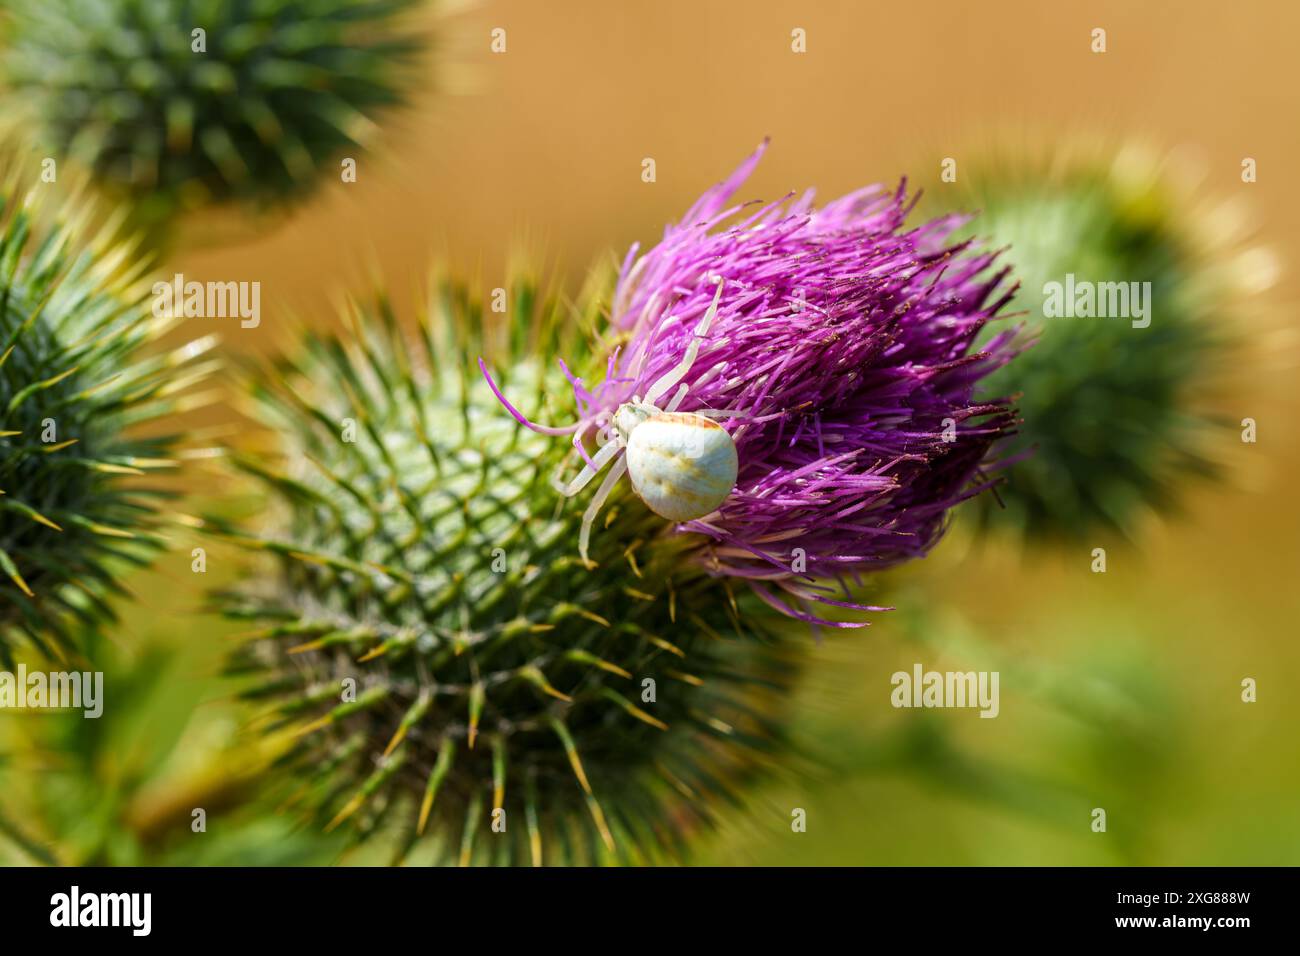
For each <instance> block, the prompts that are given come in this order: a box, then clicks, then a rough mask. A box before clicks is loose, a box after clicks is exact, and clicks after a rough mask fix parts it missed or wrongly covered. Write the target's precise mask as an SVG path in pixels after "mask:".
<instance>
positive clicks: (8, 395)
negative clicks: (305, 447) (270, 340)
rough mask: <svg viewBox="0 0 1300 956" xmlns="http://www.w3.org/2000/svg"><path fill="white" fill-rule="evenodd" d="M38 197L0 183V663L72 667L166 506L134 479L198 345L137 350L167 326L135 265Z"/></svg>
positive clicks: (72, 205)
mask: <svg viewBox="0 0 1300 956" xmlns="http://www.w3.org/2000/svg"><path fill="white" fill-rule="evenodd" d="M46 195H48V194H47V193H44V192H43V190H41V188H40V187H37V188H36V189H35V190H34V191H32V192H31V193H27V192H26V190H25V189H24V187H23V186H22V185H21V184H20V181H19V180H18V179H17V178H10V179H8V180H6V181H4V182H2V183H0V572H2V573H0V663H9V662H11V661H12V655H13V653H14V651H15V649H16V647H17V646H18V645H19V644H22V643H24V642H25V643H28V644H31V645H33V646H35V647H36V648H37V649H39V650H41V651H42V652H44V653H46V654H49V655H53V656H67V655H69V654H73V653H75V652H76V651H77V650H78V646H77V645H78V642H77V632H78V629H79V628H80V627H82V626H86V625H95V624H98V623H100V622H102V621H104V620H109V619H112V618H113V617H114V615H113V611H112V609H111V607H110V604H109V598H110V597H112V596H114V595H115V594H120V593H123V592H124V588H123V586H122V584H121V583H120V580H119V575H120V574H121V572H123V571H124V570H126V569H128V568H130V567H132V566H134V565H141V564H145V563H147V562H148V560H149V559H150V558H151V557H152V555H153V554H154V553H155V552H156V551H157V550H158V549H159V548H160V547H161V546H162V543H163V530H164V527H165V524H166V518H165V513H164V512H163V510H162V504H163V502H164V501H165V500H166V499H167V498H168V497H170V493H169V492H168V491H167V490H166V489H164V488H159V487H151V486H150V485H149V484H148V483H147V482H145V481H143V480H142V478H143V476H145V475H147V474H149V473H150V472H156V471H159V470H167V469H170V468H173V467H174V466H175V465H176V462H175V461H174V460H173V459H172V458H171V455H172V453H173V452H174V451H175V449H176V445H177V443H178V438H177V436H174V435H171V434H168V433H166V431H165V430H163V429H162V428H161V427H160V426H161V422H162V420H163V419H165V418H166V417H167V416H170V415H173V414H175V413H177V412H178V411H181V410H183V409H184V408H185V407H186V406H187V404H188V400H187V398H186V397H185V396H184V395H183V394H181V393H182V392H183V391H184V390H185V389H186V387H187V386H188V385H190V384H191V383H193V382H194V381H196V380H197V379H198V378H200V377H202V376H203V375H204V374H205V373H206V371H207V369H206V368H205V367H203V366H202V365H199V364H196V362H195V360H196V359H198V358H199V357H200V356H201V355H202V354H203V353H204V352H206V351H207V349H208V348H209V347H210V346H211V344H212V341H211V340H210V339H205V340H201V341H198V342H195V343H192V344H190V345H188V346H184V347H182V348H180V349H178V350H176V351H173V352H166V351H162V350H157V349H150V348H149V345H150V343H151V342H154V341H155V340H156V339H158V338H159V337H160V336H162V335H163V334H164V333H165V332H166V331H167V329H168V328H170V327H171V326H172V325H173V324H174V320H172V319H168V318H158V317H156V316H155V315H154V314H153V310H152V309H151V307H150V303H149V289H150V282H149V278H148V276H147V275H146V274H145V271H144V269H145V265H146V263H145V262H144V261H143V260H142V259H141V258H140V257H139V256H138V255H137V254H136V251H135V249H134V248H133V247H132V246H131V245H129V244H123V243H120V242H118V240H116V239H115V238H113V236H114V235H115V232H116V229H115V227H114V225H113V224H112V223H110V224H109V226H108V227H106V228H105V229H104V230H103V231H99V232H94V233H90V232H88V230H87V226H86V222H87V220H88V219H89V218H90V217H91V215H92V212H91V207H90V205H89V204H88V203H87V202H86V200H85V197H79V196H74V197H73V199H72V200H71V201H70V202H69V203H68V204H67V205H66V206H65V207H61V208H58V209H51V208H49V207H48V203H47V201H43V200H42V198H41V197H42V196H46Z"/></svg>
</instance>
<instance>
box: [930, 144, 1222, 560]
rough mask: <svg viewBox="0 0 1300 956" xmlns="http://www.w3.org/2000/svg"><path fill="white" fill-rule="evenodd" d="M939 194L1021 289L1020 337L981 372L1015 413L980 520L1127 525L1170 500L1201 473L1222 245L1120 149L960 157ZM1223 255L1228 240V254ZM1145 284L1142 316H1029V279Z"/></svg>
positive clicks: (1218, 346)
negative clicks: (996, 365) (1005, 464)
mask: <svg viewBox="0 0 1300 956" xmlns="http://www.w3.org/2000/svg"><path fill="white" fill-rule="evenodd" d="M962 181H963V183H964V184H965V185H964V187H957V191H956V192H953V193H949V192H947V191H946V190H948V189H950V188H953V187H944V188H943V189H941V190H939V193H940V196H941V200H942V201H943V203H944V205H946V206H948V207H950V208H954V209H962V210H979V212H980V215H979V219H978V222H977V226H976V228H977V231H978V233H979V234H980V235H982V236H989V237H991V238H992V241H994V242H995V243H997V244H999V245H1006V246H1008V247H1009V249H1008V253H1007V254H1008V256H1009V257H1010V261H1011V262H1013V263H1014V264H1015V267H1016V274H1017V275H1018V276H1019V277H1020V278H1021V281H1022V286H1021V289H1020V291H1019V292H1018V294H1017V296H1016V300H1015V302H1014V306H1015V307H1018V308H1019V309H1022V310H1024V311H1025V313H1026V314H1025V316H1024V318H1023V321H1025V322H1026V324H1027V336H1026V338H1031V337H1032V338H1034V339H1036V341H1035V344H1033V345H1032V346H1031V347H1029V348H1028V349H1026V351H1025V352H1024V353H1023V354H1022V355H1020V356H1018V357H1017V358H1016V360H1015V361H1014V362H1010V363H1008V364H1007V365H1006V366H1005V367H1004V368H1003V369H1002V370H1000V371H999V372H997V373H995V374H994V375H992V376H990V378H989V380H988V385H987V387H988V389H989V394H996V395H1003V394H1008V393H1018V394H1019V395H1020V398H1019V408H1020V413H1021V415H1022V416H1023V419H1024V423H1023V426H1022V427H1021V429H1020V434H1019V436H1018V437H1017V438H1016V439H1015V440H1014V441H1013V443H1012V444H1011V445H1009V446H1008V447H1007V448H1006V449H1005V451H1006V452H1007V454H1008V455H1016V454H1022V455H1024V457H1022V458H1021V459H1020V460H1017V461H1015V462H1014V463H1013V464H1012V465H1011V466H1010V468H1009V469H1008V470H1007V471H1006V473H1005V477H1006V482H1005V484H1004V485H1003V486H1001V487H1000V488H999V497H1000V498H1001V503H1002V504H1004V505H1005V507H999V502H998V501H997V500H995V499H993V498H991V497H990V498H989V500H984V501H979V502H976V503H975V504H973V505H972V507H973V508H974V509H976V510H977V512H978V513H979V514H980V515H981V516H982V518H983V519H984V520H987V521H990V522H992V523H993V524H995V525H997V526H1000V527H1003V528H1008V529H1011V530H1013V531H1014V532H1016V533H1018V534H1019V533H1023V534H1025V535H1026V536H1028V537H1031V538H1063V539H1079V538H1083V537H1085V536H1087V535H1089V534H1092V533H1094V532H1096V531H1104V530H1111V531H1118V532H1120V533H1122V534H1131V533H1132V531H1133V530H1134V528H1133V525H1134V523H1135V521H1136V520H1138V519H1139V518H1140V517H1142V515H1143V514H1144V513H1147V512H1153V511H1154V512H1157V513H1159V512H1168V511H1170V510H1172V509H1174V508H1175V507H1176V506H1177V503H1178V500H1179V497H1180V490H1181V489H1182V487H1183V484H1184V482H1185V480H1186V479H1187V478H1189V477H1190V476H1194V475H1199V476H1210V475H1214V474H1215V473H1216V472H1217V468H1216V466H1215V464H1214V460H1213V457H1212V456H1211V453H1210V448H1211V446H1212V444H1213V441H1214V438H1215V431H1216V429H1218V428H1221V426H1222V424H1223V421H1222V420H1221V418H1219V417H1216V415H1215V414H1214V413H1213V412H1212V411H1211V410H1210V409H1211V407H1212V404H1213V403H1212V401H1207V398H1209V397H1210V396H1211V393H1212V392H1213V391H1214V389H1215V388H1216V386H1217V384H1218V382H1217V381H1216V380H1217V378H1218V377H1219V374H1220V373H1221V372H1222V369H1223V365H1222V362H1223V350H1224V347H1225V345H1226V344H1228V343H1230V341H1231V339H1232V337H1233V336H1232V333H1231V331H1230V326H1231V325H1232V323H1233V321H1234V320H1236V319H1239V318H1240V314H1239V313H1240V304H1241V303H1240V299H1241V297H1242V296H1241V291H1242V290H1241V286H1240V284H1239V283H1238V282H1237V278H1236V277H1235V276H1234V275H1233V274H1232V265H1233V263H1232V261H1231V256H1230V255H1228V254H1227V253H1226V252H1221V251H1215V250H1213V248H1212V245H1213V242H1212V241H1211V242H1210V243H1209V246H1210V247H1211V248H1207V236H1206V233H1207V232H1208V231H1209V230H1207V229H1206V228H1205V226H1207V225H1210V226H1213V225H1214V224H1213V223H1202V222H1197V221H1196V219H1195V217H1194V216H1193V215H1192V210H1191V209H1190V208H1189V203H1188V202H1187V199H1186V197H1183V196H1182V195H1181V193H1180V191H1179V190H1178V189H1176V188H1175V187H1174V184H1173V183H1172V182H1171V181H1170V180H1169V178H1168V176H1166V175H1165V174H1164V173H1163V172H1162V171H1161V170H1160V168H1159V167H1158V165H1157V164H1156V163H1154V162H1153V161H1151V160H1149V159H1146V158H1143V157H1141V156H1139V155H1138V154H1136V153H1124V154H1120V155H1119V156H1118V157H1117V156H1115V155H1114V154H1106V153H1101V152H1098V153H1096V154H1095V155H1088V156H1084V155H1082V154H1080V155H1079V156H1072V157H1071V158H1070V161H1069V162H1063V161H1061V159H1060V157H1057V158H1056V160H1055V161H1053V162H1044V163H1041V164H1039V163H1035V162H1033V161H1010V160H995V161H987V162H985V163H984V164H982V165H979V164H974V163H971V164H967V166H966V168H965V169H964V170H963V172H962ZM1229 251H1230V250H1229ZM1069 274H1073V276H1074V279H1075V283H1076V287H1077V285H1078V284H1079V283H1097V284H1098V285H1100V283H1134V282H1136V283H1142V282H1150V283H1151V285H1150V294H1149V296H1148V297H1147V305H1148V308H1149V309H1150V312H1149V313H1148V315H1149V319H1150V324H1149V326H1148V327H1145V328H1135V327H1134V325H1133V322H1132V321H1131V320H1130V318H1127V317H1113V318H1075V317H1049V316H1045V315H1044V304H1045V302H1046V300H1047V297H1046V294H1045V290H1044V286H1045V284H1046V283H1049V282H1057V283H1061V284H1062V285H1063V286H1064V284H1065V283H1066V277H1067V275H1069Z"/></svg>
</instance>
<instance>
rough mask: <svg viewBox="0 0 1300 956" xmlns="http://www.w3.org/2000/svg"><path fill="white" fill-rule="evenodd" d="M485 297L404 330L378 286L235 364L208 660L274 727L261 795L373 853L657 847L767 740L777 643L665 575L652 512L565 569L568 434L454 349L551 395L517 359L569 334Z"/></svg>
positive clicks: (539, 315) (433, 312)
mask: <svg viewBox="0 0 1300 956" xmlns="http://www.w3.org/2000/svg"><path fill="white" fill-rule="evenodd" d="M604 288H605V289H606V290H607V288H608V284H605V285H604ZM594 291H595V290H594V289H593V294H590V295H585V296H583V298H582V300H581V303H580V306H579V308H580V310H581V311H582V314H583V315H584V316H585V317H586V318H588V319H589V320H590V319H593V318H594V315H595V311H596V302H597V300H596V297H595V294H594ZM508 297H509V300H510V302H511V303H512V307H511V316H510V320H509V324H508V326H507V327H506V328H504V329H502V328H499V327H486V328H485V326H487V325H488V323H489V321H490V320H491V319H492V318H493V316H492V313H491V312H489V311H488V310H487V308H486V307H485V305H484V303H483V302H482V301H481V300H479V299H476V298H471V297H470V295H469V294H468V293H467V291H466V289H465V287H464V286H463V285H460V284H457V283H453V282H449V281H448V282H443V283H440V284H439V286H438V288H437V289H436V294H435V295H434V296H433V297H432V298H431V301H430V308H429V309H428V311H427V314H426V315H425V317H424V319H423V320H422V321H421V323H420V325H419V328H418V330H416V333H415V334H414V335H408V334H404V333H403V332H402V330H400V329H399V328H398V327H397V324H396V322H395V320H394V319H393V316H392V313H391V311H390V310H389V308H388V306H387V304H386V303H385V302H384V301H382V300H380V301H379V302H377V303H376V304H375V305H374V306H373V307H365V308H361V307H358V308H357V309H356V310H355V312H354V313H353V314H352V315H351V318H352V322H351V327H352V328H351V334H350V335H349V336H348V337H347V338H345V339H335V338H332V337H328V338H326V337H320V336H310V337H308V338H307V339H306V343H305V348H304V349H303V350H302V352H301V354H300V355H299V356H298V357H296V358H293V359H290V360H286V361H284V362H282V363H281V364H280V365H279V366H278V367H276V368H274V369H266V368H254V369H253V370H251V373H250V374H249V375H248V376H247V383H248V386H249V388H250V389H251V390H252V393H253V396H254V398H255V399H256V411H257V417H258V419H259V420H260V421H261V422H263V423H264V424H265V425H266V426H268V429H269V431H268V433H267V437H268V438H274V440H275V442H276V445H275V447H272V448H270V449H268V450H266V451H258V452H254V453H249V454H238V455H236V456H235V458H234V459H233V461H234V463H235V464H236V465H237V466H238V467H239V469H240V470H241V471H242V472H243V473H244V474H247V475H251V476H253V477H254V478H256V480H257V482H258V483H259V485H260V486H261V487H262V488H263V489H264V490H265V491H266V493H267V500H268V502H269V504H270V507H269V508H266V509H262V510H261V511H260V512H259V513H260V514H262V515H264V516H265V517H264V519H263V520H262V521H261V523H260V524H257V525H254V524H253V523H251V522H248V521H244V522H236V521H231V520H226V521H218V520H213V522H212V524H211V530H213V531H214V532H215V533H217V534H219V535H222V536H223V537H225V538H228V539H229V540H232V541H234V542H236V543H237V544H239V545H241V546H243V547H245V548H246V549H247V550H248V553H249V554H250V555H253V556H256V557H259V558H262V559H266V558H268V557H269V558H270V559H271V561H270V562H269V566H264V565H258V566H257V567H256V571H253V572H252V573H250V575H249V580H248V581H247V582H246V584H245V585H244V586H243V587H241V588H239V589H238V590H237V591H236V592H234V593H232V594H229V595H224V596H223V598H222V600H221V605H222V607H223V608H224V609H225V611H226V613H227V614H228V615H230V616H231V617H232V618H235V619H237V620H240V621H243V622H246V623H247V624H248V625H249V626H250V627H251V632H250V633H249V634H248V635H247V636H248V642H247V644H246V645H245V646H244V647H243V648H242V649H241V652H240V653H239V654H238V655H237V656H236V658H235V660H234V661H233V662H232V666H231V670H232V673H234V674H237V675H239V676H240V677H241V679H242V680H244V681H245V682H246V690H245V695H246V696H247V697H248V699H250V700H252V701H255V702H258V703H259V704H262V705H264V706H265V707H266V712H265V718H266V719H265V720H264V721H261V722H260V724H261V726H262V727H264V728H266V729H268V730H269V731H270V732H272V733H274V732H276V731H285V732H287V734H288V736H289V746H288V748H287V752H286V753H285V755H284V758H283V761H282V767H281V769H282V771H283V774H272V775H269V776H268V777H267V780H266V785H267V787H268V788H270V787H273V786H275V781H279V782H280V784H281V785H287V786H290V787H292V788H293V789H294V790H295V791H299V792H297V793H295V794H294V796H295V797H296V799H295V800H294V805H295V806H304V807H307V808H310V809H311V810H312V811H314V812H315V813H316V814H317V815H318V819H319V822H320V823H321V825H323V826H325V827H326V828H328V829H330V830H331V831H332V832H343V833H350V834H354V835H355V836H357V837H358V838H373V839H370V840H369V842H370V843H371V845H379V846H381V847H383V846H384V845H385V844H386V843H390V844H391V845H392V847H393V857H394V859H402V858H405V857H407V856H408V855H409V857H410V858H411V859H412V860H421V859H432V860H436V861H444V862H456V861H460V862H462V863H483V862H508V863H529V862H531V863H534V864H536V863H542V862H550V863H561V862H607V861H638V860H640V861H644V860H658V859H662V858H665V857H673V856H677V855H679V854H681V853H682V852H683V846H684V843H685V840H686V837H687V836H689V834H690V833H691V832H692V831H693V830H695V829H698V828H699V827H701V826H703V825H705V824H707V823H708V822H709V821H710V820H712V819H713V818H714V816H715V814H716V813H717V806H718V804H719V803H720V802H721V801H726V800H732V799H734V795H735V794H737V793H739V792H741V790H742V788H743V786H744V785H745V784H746V783H747V782H748V781H749V780H751V779H752V778H754V777H755V776H756V775H758V774H759V773H761V772H764V771H766V770H768V769H769V768H770V766H771V764H772V763H773V762H774V761H775V760H776V758H777V757H778V756H779V755H780V754H781V752H782V749H783V737H782V732H781V722H780V720H779V719H778V718H779V715H780V714H781V713H782V708H783V707H784V701H785V699H786V697H787V696H788V691H789V689H790V687H791V684H792V682H793V681H794V680H795V679H796V678H797V675H798V672H799V661H800V656H799V651H798V645H796V642H795V640H794V639H793V638H792V637H789V636H785V635H782V634H781V633H779V632H772V631H771V623H772V620H773V619H775V618H776V616H775V615H774V614H772V613H771V612H770V611H769V610H768V609H766V608H764V607H763V606H762V605H761V604H760V603H759V602H758V601H756V600H755V599H753V597H752V596H750V595H747V594H744V593H743V592H742V593H740V594H733V593H732V592H731V590H730V588H729V587H728V582H727V581H725V580H718V579H710V578H708V577H707V576H706V575H704V574H703V573H701V571H700V570H699V569H695V568H692V567H691V566H689V565H683V563H682V562H681V561H680V560H679V552H680V548H679V547H678V546H677V543H676V542H674V541H672V540H666V539H664V538H663V536H658V537H657V539H656V534H655V532H656V529H657V526H658V525H659V524H660V523H659V522H658V520H657V519H654V517H653V515H648V514H645V513H644V512H643V513H642V514H641V515H640V516H637V515H636V514H632V515H629V516H628V517H627V518H625V519H623V520H620V521H619V522H618V524H617V531H616V532H611V533H609V534H605V535H602V536H601V537H600V538H599V540H598V541H597V542H595V544H594V547H593V557H594V558H595V559H596V560H597V561H598V562H599V568H598V569H597V570H595V571H589V570H587V569H586V568H585V567H583V566H582V564H580V563H579V561H578V559H577V555H576V554H574V552H573V547H572V542H573V539H574V537H575V536H576V534H577V530H578V526H579V522H580V514H579V513H578V512H577V510H576V509H575V508H573V507H569V506H568V505H567V503H558V504H559V506H558V507H557V500H556V497H555V494H554V491H553V490H552V489H551V486H550V477H551V475H552V473H553V472H554V471H555V470H556V469H557V468H558V467H559V465H560V460H561V459H562V458H563V457H564V456H565V454H566V453H567V452H566V449H565V447H564V446H563V445H562V444H561V443H556V442H552V441H550V440H548V439H546V438H543V437H541V436H537V435H533V434H530V433H528V432H527V431H524V430H523V429H519V428H517V427H516V426H515V424H514V423H513V422H512V421H510V419H509V418H508V417H506V416H503V415H501V414H500V407H499V405H498V404H497V402H496V399H495V398H494V397H493V395H492V393H491V392H490V391H489V389H488V387H487V386H486V384H485V383H484V382H483V380H482V379H481V378H480V377H479V376H478V374H477V372H476V371H475V370H474V369H473V368H472V367H468V366H466V365H461V364H459V363H456V362H455V361H452V360H449V357H450V356H462V355H465V354H473V352H474V351H477V350H479V349H482V348H484V343H485V339H486V341H487V343H488V346H489V348H490V354H494V355H496V356H498V357H501V358H503V359H505V360H506V361H505V366H506V367H507V368H508V369H509V370H510V371H509V375H510V377H509V380H508V384H509V386H510V387H511V388H513V389H518V390H522V391H526V392H527V393H528V394H530V395H536V396H540V395H542V394H547V393H551V394H557V393H559V390H560V389H561V388H562V386H563V384H564V380H563V378H561V377H560V375H559V373H558V371H552V372H549V373H543V372H542V371H541V369H542V368H543V367H544V366H543V363H542V362H541V361H540V360H539V358H538V356H539V355H551V354H555V352H556V351H557V350H560V349H563V350H565V351H566V352H568V353H569V354H572V351H573V350H575V349H579V346H578V343H577V341H576V336H575V334H574V324H573V323H572V322H571V321H569V320H568V319H567V318H566V316H567V314H568V312H567V308H566V306H565V305H563V304H562V303H561V301H560V300H559V298H558V297H557V296H554V295H551V294H546V293H544V292H543V291H541V290H539V288H538V287H537V285H536V284H535V283H534V282H532V281H529V280H526V279H524V278H522V277H521V278H519V279H518V280H516V281H514V282H511V283H510V284H509V286H508ZM548 364H549V363H548ZM624 498H625V496H624V495H623V494H621V493H620V494H615V495H614V496H613V498H612V500H611V508H612V509H614V508H618V507H620V506H621V505H622V504H623V503H624ZM628 504H630V502H628ZM737 635H743V636H744V637H745V638H746V639H745V640H734V639H724V638H732V637H735V636H737ZM760 638H761V639H760ZM349 688H350V689H349Z"/></svg>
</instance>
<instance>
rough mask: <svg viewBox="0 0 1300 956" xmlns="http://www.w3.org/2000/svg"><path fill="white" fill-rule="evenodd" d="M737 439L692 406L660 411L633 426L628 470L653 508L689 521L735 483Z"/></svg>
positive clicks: (713, 508) (710, 509)
mask: <svg viewBox="0 0 1300 956" xmlns="http://www.w3.org/2000/svg"><path fill="white" fill-rule="evenodd" d="M737 468H738V460H737V457H736V443H735V442H734V441H733V440H732V438H731V436H730V435H729V434H728V433H727V431H726V429H724V428H723V427H722V426H721V425H719V424H718V423H717V422H715V421H713V420H712V419H709V418H705V417H704V416H703V415H696V414H694V413H691V412H661V413H659V414H657V415H653V416H651V417H650V418H648V419H646V420H645V421H643V422H641V423H640V424H639V425H637V426H636V428H634V429H632V434H631V435H629V436H628V440H627V470H628V475H629V476H630V477H631V479H632V487H633V488H634V489H636V493H637V495H638V496H640V498H641V500H642V501H644V502H645V503H646V505H647V507H649V508H650V510H651V511H653V512H654V513H655V514H657V515H659V516H661V517H664V518H667V519H668V520H669V521H693V520H694V519H696V518H703V517H704V516H705V515H707V514H711V513H712V512H714V511H716V510H717V509H718V506H719V505H721V504H722V502H723V501H725V500H726V498H727V495H729V494H730V493H731V489H732V488H734V487H735V484H736V471H737Z"/></svg>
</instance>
